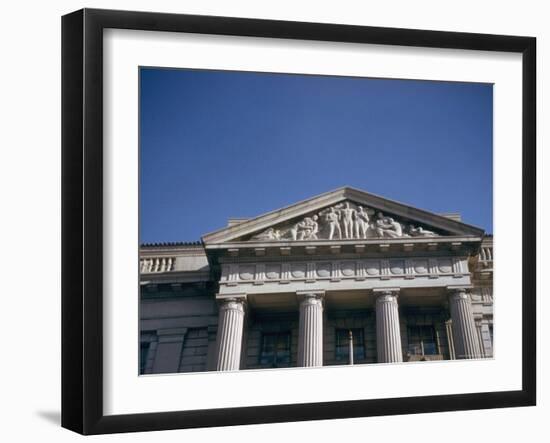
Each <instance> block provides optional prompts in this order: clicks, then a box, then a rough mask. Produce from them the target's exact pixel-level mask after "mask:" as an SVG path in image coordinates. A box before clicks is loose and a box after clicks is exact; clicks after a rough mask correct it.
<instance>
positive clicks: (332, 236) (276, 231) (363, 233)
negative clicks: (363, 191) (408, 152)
mask: <svg viewBox="0 0 550 443" xmlns="http://www.w3.org/2000/svg"><path fill="white" fill-rule="evenodd" d="M375 214H376V216H375ZM438 235H439V234H437V233H436V232H434V231H430V230H428V229H425V228H423V227H421V226H415V225H413V224H407V225H406V226H405V225H403V224H401V223H400V222H398V221H396V220H395V219H393V218H392V217H389V216H387V215H384V214H383V213H382V212H378V213H376V212H375V210H374V209H371V208H368V207H363V206H358V205H356V204H355V203H352V202H349V201H346V202H342V203H338V204H336V205H334V206H331V207H328V208H324V209H322V210H320V211H318V212H317V213H315V214H309V215H308V216H306V217H303V218H302V219H298V220H296V219H294V220H293V221H289V222H286V224H283V223H281V224H280V225H279V226H276V227H272V228H269V229H266V230H265V231H263V232H261V233H259V234H256V235H255V236H253V237H252V239H253V240H261V241H283V240H293V241H304V240H305V241H308V240H321V239H328V240H342V239H361V240H364V239H368V238H402V237H436V236H438Z"/></svg>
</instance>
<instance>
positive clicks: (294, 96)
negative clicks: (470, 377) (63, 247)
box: [135, 66, 500, 382]
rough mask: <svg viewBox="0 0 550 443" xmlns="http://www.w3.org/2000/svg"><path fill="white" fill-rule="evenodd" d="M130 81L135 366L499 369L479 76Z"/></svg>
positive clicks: (145, 69) (165, 74)
mask: <svg viewBox="0 0 550 443" xmlns="http://www.w3.org/2000/svg"><path fill="white" fill-rule="evenodd" d="M138 75H139V91H138V94H139V110H138V114H139V116H138V119H139V264H138V263H136V266H139V288H140V290H139V298H140V300H139V343H136V346H139V352H138V355H139V361H138V362H136V363H135V371H136V373H137V374H139V375H140V376H159V375H162V374H175V373H182V376H188V375H189V373H194V372H209V371H251V370H262V371H263V370H265V369H271V370H277V371H284V370H286V371H288V370H308V369H307V368H319V367H325V366H326V367H329V366H347V365H377V364H402V365H452V364H453V361H456V360H461V361H463V360H468V359H469V360H480V359H493V358H495V356H496V355H497V351H498V350H497V347H496V346H495V343H498V332H496V331H497V330H498V329H496V328H495V326H494V324H495V321H496V323H497V324H498V320H496V318H494V316H493V312H494V309H493V306H494V303H495V298H494V293H493V267H494V255H495V254H494V249H493V243H494V238H493V119H494V115H493V114H494V113H493V92H494V91H493V87H494V85H493V84H492V83H483V82H478V83H476V82H458V81H428V80H412V79H400V78H368V77H351V76H343V75H342V76H338V75H321V74H319V75H311V74H303V73H299V72H297V73H271V72H252V71H231V70H208V69H185V68H170V67H157V66H139V74H138ZM499 232H500V231H499ZM137 284H138V283H137V282H136V285H137ZM468 364H470V363H468ZM327 382H328V381H327Z"/></svg>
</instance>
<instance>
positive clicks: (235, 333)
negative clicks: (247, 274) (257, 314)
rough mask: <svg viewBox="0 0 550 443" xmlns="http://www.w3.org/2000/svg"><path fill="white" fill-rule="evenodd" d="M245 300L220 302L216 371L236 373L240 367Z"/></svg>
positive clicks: (230, 299)
mask: <svg viewBox="0 0 550 443" xmlns="http://www.w3.org/2000/svg"><path fill="white" fill-rule="evenodd" d="M245 300H246V298H245V297H244V296H243V297H232V298H226V299H223V300H221V301H220V315H219V318H218V338H217V341H218V345H217V354H218V359H217V363H216V370H217V371H237V370H238V369H239V367H240V361H241V345H242V339H243V325H244V304H245Z"/></svg>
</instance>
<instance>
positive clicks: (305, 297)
mask: <svg viewBox="0 0 550 443" xmlns="http://www.w3.org/2000/svg"><path fill="white" fill-rule="evenodd" d="M296 296H297V297H298V303H300V305H301V304H318V303H320V304H323V302H324V300H325V291H322V290H321V291H296Z"/></svg>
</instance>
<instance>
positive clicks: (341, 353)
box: [335, 328, 365, 363]
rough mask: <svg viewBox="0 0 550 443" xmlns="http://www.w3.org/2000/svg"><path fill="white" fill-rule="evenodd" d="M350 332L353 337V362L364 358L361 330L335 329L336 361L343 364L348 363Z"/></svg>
mask: <svg viewBox="0 0 550 443" xmlns="http://www.w3.org/2000/svg"><path fill="white" fill-rule="evenodd" d="M350 331H351V333H352V335H353V360H354V361H357V360H363V359H364V358H365V345H364V343H365V340H364V338H363V329H360V328H357V329H336V343H335V348H336V360H338V361H342V362H345V363H347V362H349V337H350Z"/></svg>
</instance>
